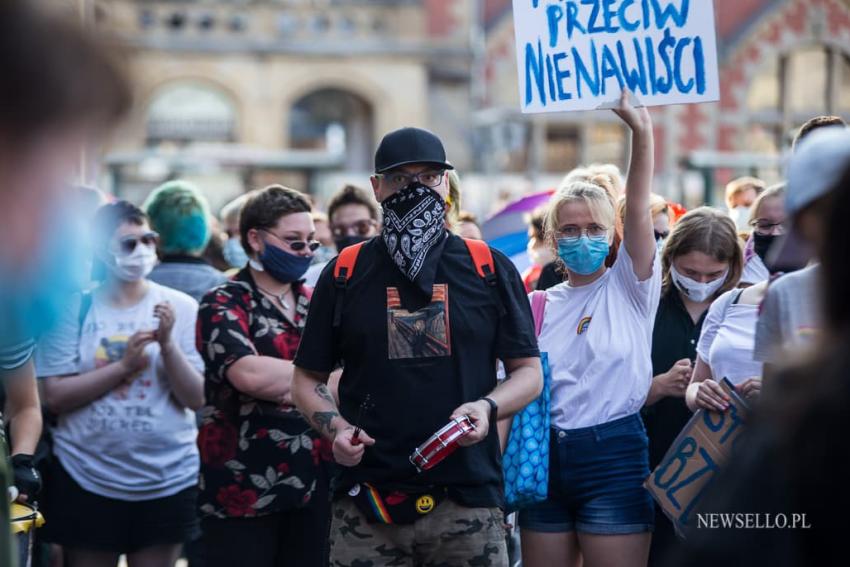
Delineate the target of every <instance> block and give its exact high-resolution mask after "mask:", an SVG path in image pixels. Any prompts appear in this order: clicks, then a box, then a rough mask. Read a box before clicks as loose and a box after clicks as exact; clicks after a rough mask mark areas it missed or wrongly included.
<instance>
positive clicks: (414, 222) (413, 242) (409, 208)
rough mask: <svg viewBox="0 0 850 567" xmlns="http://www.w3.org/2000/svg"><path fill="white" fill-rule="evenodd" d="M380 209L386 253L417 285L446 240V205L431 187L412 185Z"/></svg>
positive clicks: (388, 200)
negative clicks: (418, 279) (437, 249)
mask: <svg viewBox="0 0 850 567" xmlns="http://www.w3.org/2000/svg"><path fill="white" fill-rule="evenodd" d="M381 208H382V209H383V211H384V228H383V230H382V233H381V236H382V237H383V240H384V244H386V246H387V251H388V252H389V254H390V257H391V258H392V259H393V262H394V263H395V265H396V266H398V269H399V270H401V271H402V273H403V274H404V275H406V276H407V277H408V278H409V279H410V281H416V279H417V277H419V275H420V273H421V272H422V271H423V268H425V267H426V264H429V263H430V262H429V260H431V259H435V260H436V257H437V255H436V254H430V253H431V252H432V251H434V247H435V246H437V245H438V244H440V243H441V242H443V240H444V238H445V234H446V226H445V217H446V203H445V201H443V198H442V197H440V195H439V194H438V193H437V192H436V191H434V190H433V189H431V188H430V187H426V186H424V185H422V184H419V183H412V184H410V185H408V186H407V187H405V188H404V189H402V190H401V191H399V192H398V193H396V194H395V195H393V196H392V197H390V198H388V199H386V200H385V201H384V202H383V203H381ZM429 256H433V258H429ZM426 271H430V270H426ZM429 289H430V287H429ZM428 293H429V295H430V291H429V292H428Z"/></svg>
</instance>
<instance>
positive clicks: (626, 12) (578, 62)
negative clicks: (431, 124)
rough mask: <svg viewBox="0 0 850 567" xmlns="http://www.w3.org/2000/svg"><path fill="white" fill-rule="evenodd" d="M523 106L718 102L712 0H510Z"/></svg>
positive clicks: (580, 107) (559, 108)
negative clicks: (625, 97) (626, 95)
mask: <svg viewBox="0 0 850 567" xmlns="http://www.w3.org/2000/svg"><path fill="white" fill-rule="evenodd" d="M513 12H514V31H515V36H516V50H517V69H518V73H519V89H520V105H521V106H522V110H523V112H559V111H568V110H592V109H596V108H612V107H614V106H615V105H616V103H617V100H618V99H619V97H620V93H621V91H622V90H623V89H624V88H627V89H629V90H630V91H631V92H632V93H634V95H635V97H636V99H637V101H638V102H639V103H640V104H642V105H645V106H655V105H661V104H680V103H692V102H709V101H715V100H719V98H720V89H719V80H718V73H717V41H716V36H715V30H714V2H713V1H712V0H513Z"/></svg>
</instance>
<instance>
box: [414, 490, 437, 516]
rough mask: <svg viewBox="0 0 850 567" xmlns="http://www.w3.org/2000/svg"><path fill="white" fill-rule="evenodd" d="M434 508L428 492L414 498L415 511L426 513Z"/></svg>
mask: <svg viewBox="0 0 850 567" xmlns="http://www.w3.org/2000/svg"><path fill="white" fill-rule="evenodd" d="M433 509H434V497H433V496H431V495H430V494H423V495H422V496H420V497H419V498H417V499H416V511H417V512H419V513H420V514H427V513H428V512H430V511H431V510H433Z"/></svg>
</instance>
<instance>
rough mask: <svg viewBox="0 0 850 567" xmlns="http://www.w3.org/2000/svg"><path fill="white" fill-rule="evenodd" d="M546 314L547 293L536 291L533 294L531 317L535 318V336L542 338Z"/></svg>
mask: <svg viewBox="0 0 850 567" xmlns="http://www.w3.org/2000/svg"><path fill="white" fill-rule="evenodd" d="M545 313H546V292H545V291H543V290H536V291H532V292H531V315H532V316H533V317H534V334H535V335H536V336H538V337H539V336H540V331H541V330H542V329H543V317H544V316H545Z"/></svg>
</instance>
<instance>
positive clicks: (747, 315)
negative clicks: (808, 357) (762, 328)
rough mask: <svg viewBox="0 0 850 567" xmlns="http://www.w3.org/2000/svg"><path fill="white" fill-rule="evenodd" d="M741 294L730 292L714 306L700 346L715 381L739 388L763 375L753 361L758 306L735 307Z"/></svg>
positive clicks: (699, 349) (706, 320) (739, 291)
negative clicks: (742, 384)
mask: <svg viewBox="0 0 850 567" xmlns="http://www.w3.org/2000/svg"><path fill="white" fill-rule="evenodd" d="M741 291H742V290H740V289H733V290H731V291H727V292H726V293H724V294H723V295H721V296H720V297H718V298H717V299H716V300H715V301H714V303H712V304H711V307H709V309H708V315H706V317H705V322H704V323H703V324H702V332H701V333H700V336H699V344H698V345H697V354H699V356H700V358H702V359H703V360H704V361H705V362H707V363H708V365H709V366H711V373H712V375H713V376H714V379H715V380H717V381H718V382H719V381H720V380H721V379H723V378H728V379H729V381H730V382H732V384H735V385H738V384H740V383H742V382H744V381H745V380H747V379H748V378H760V377H761V373H762V363H761V362H758V361H757V360H755V359H754V358H753V347H754V346H755V339H756V323H757V322H758V305H749V304H745V303H740V302H738V303H735V299H736V298H737V297H738V296H739V295H740V294H741Z"/></svg>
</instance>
